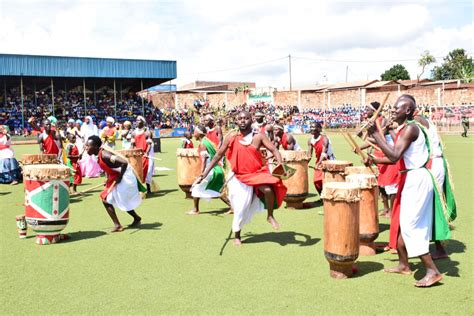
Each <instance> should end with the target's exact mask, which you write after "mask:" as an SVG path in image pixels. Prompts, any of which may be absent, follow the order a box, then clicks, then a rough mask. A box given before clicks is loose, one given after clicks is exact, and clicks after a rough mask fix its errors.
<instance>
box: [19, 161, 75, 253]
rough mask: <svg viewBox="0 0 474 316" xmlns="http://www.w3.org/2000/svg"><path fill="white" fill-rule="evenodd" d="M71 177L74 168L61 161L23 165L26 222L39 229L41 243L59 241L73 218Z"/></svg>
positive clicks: (37, 236) (34, 228)
mask: <svg viewBox="0 0 474 316" xmlns="http://www.w3.org/2000/svg"><path fill="white" fill-rule="evenodd" d="M69 177H70V169H69V168H68V167H66V166H61V165H52V164H48V165H27V166H25V167H24V169H23V185H24V187H25V217H26V223H27V224H28V226H30V227H31V229H33V231H35V232H36V243H37V244H39V245H47V244H52V243H56V242H58V241H59V240H60V239H61V236H60V232H61V231H62V230H63V229H64V228H65V227H66V225H67V223H68V221H69Z"/></svg>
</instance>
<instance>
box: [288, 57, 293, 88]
mask: <svg viewBox="0 0 474 316" xmlns="http://www.w3.org/2000/svg"><path fill="white" fill-rule="evenodd" d="M288 66H289V73H290V91H291V90H292V87H291V55H288Z"/></svg>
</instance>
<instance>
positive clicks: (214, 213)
mask: <svg viewBox="0 0 474 316" xmlns="http://www.w3.org/2000/svg"><path fill="white" fill-rule="evenodd" d="M229 210H230V207H222V208H220V209H217V210H213V211H209V212H201V215H212V216H219V215H226V213H227V212H228V211H229ZM229 215H232V214H229Z"/></svg>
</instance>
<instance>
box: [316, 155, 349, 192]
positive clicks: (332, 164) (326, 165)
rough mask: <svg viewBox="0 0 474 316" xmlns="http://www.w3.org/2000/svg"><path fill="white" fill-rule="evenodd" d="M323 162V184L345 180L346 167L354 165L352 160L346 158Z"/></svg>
mask: <svg viewBox="0 0 474 316" xmlns="http://www.w3.org/2000/svg"><path fill="white" fill-rule="evenodd" d="M321 164H322V169H323V172H324V178H323V186H324V183H326V182H345V181H346V179H345V170H346V167H349V166H352V162H350V161H345V160H324V161H323V162H322V163H321Z"/></svg>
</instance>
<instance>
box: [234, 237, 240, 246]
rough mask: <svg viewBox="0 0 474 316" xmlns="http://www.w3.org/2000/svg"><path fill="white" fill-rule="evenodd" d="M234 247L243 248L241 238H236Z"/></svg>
mask: <svg viewBox="0 0 474 316" xmlns="http://www.w3.org/2000/svg"><path fill="white" fill-rule="evenodd" d="M234 245H235V246H238V247H240V246H242V240H240V238H235V239H234Z"/></svg>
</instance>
